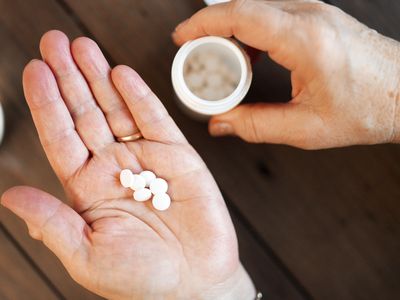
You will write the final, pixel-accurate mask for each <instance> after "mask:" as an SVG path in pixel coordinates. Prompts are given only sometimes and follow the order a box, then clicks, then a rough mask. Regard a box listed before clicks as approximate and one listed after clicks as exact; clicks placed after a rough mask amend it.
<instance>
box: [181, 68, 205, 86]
mask: <svg viewBox="0 0 400 300" xmlns="http://www.w3.org/2000/svg"><path fill="white" fill-rule="evenodd" d="M185 82H186V84H187V85H188V86H189V88H190V90H193V89H196V88H199V87H201V86H202V85H203V84H204V77H203V76H201V74H200V73H197V72H196V73H188V74H187V75H186V76H185Z"/></svg>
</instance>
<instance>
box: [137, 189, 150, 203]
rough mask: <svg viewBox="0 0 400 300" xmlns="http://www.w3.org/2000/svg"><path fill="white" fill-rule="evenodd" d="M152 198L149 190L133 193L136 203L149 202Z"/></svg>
mask: <svg viewBox="0 0 400 300" xmlns="http://www.w3.org/2000/svg"><path fill="white" fill-rule="evenodd" d="M150 198H151V191H150V190H149V189H147V188H143V189H140V190H137V191H135V192H134V193H133V199H135V200H136V201H140V202H143V201H147V200H149V199H150Z"/></svg>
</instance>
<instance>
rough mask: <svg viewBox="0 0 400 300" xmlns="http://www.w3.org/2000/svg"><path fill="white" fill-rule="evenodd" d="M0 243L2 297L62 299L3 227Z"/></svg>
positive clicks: (0, 285)
mask: <svg viewBox="0 0 400 300" xmlns="http://www.w3.org/2000/svg"><path fill="white" fill-rule="evenodd" d="M0 226H1V224H0ZM0 245H1V250H0V299H2V300H13V299H32V300H43V299H46V300H53V299H54V300H56V299H60V298H58V297H57V295H56V294H55V293H54V292H53V291H52V290H51V289H50V288H49V287H48V286H47V285H46V283H45V282H44V281H43V280H42V278H40V276H38V274H37V273H36V272H35V270H34V269H32V266H31V265H29V264H28V263H27V262H26V260H25V259H24V257H23V256H22V255H21V253H20V252H19V251H18V249H17V248H16V247H15V246H14V245H13V243H12V242H11V241H10V240H9V239H8V238H7V236H6V235H5V234H4V232H3V231H2V230H1V228H0Z"/></svg>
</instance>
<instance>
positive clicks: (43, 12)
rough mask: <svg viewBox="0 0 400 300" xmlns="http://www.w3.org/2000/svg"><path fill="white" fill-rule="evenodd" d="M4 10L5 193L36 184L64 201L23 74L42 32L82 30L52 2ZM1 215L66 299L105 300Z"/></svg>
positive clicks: (1, 163)
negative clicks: (31, 111) (29, 105)
mask: <svg viewBox="0 0 400 300" xmlns="http://www.w3.org/2000/svg"><path fill="white" fill-rule="evenodd" d="M0 10H1V11H2V14H1V15H0V40H1V41H2V45H1V47H0V91H1V92H0V98H1V99H0V101H2V103H3V105H4V109H5V115H6V122H7V124H6V137H5V140H4V141H3V144H2V145H1V147H0V174H1V175H0V194H1V193H3V192H4V191H5V190H6V189H7V188H9V187H11V186H14V185H31V186H36V187H38V188H42V189H44V190H46V191H48V192H50V193H52V194H54V195H56V196H58V197H60V198H61V199H65V197H64V194H63V191H62V188H61V186H60V184H59V183H58V180H57V179H56V177H55V175H54V173H53V171H52V170H51V168H50V165H49V163H48V162H47V159H46V158H45V155H44V153H43V150H42V147H41V145H40V143H39V141H38V138H37V134H36V130H35V129H34V126H33V123H32V120H31V117H30V114H29V111H28V108H27V105H26V103H25V100H24V97H23V92H22V86H21V74H22V69H23V67H24V65H25V64H26V63H27V62H28V61H29V60H30V59H31V58H33V57H38V50H37V47H38V41H39V38H40V35H41V34H42V33H43V32H45V31H46V30H49V29H51V28H60V29H63V30H65V31H67V32H68V33H69V34H71V35H73V36H76V35H78V32H79V31H78V29H77V28H76V27H74V26H75V25H74V23H73V22H72V21H71V20H70V19H69V18H68V16H66V15H65V13H63V11H62V9H61V8H60V7H59V6H58V5H57V4H54V3H53V2H50V1H35V3H33V2H32V3H29V2H25V1H0ZM16 35H18V37H16ZM0 213H1V222H2V224H4V226H5V227H6V228H7V229H8V230H9V231H10V232H11V233H12V234H13V236H14V237H15V238H16V240H17V241H18V243H19V244H20V245H21V246H22V247H23V248H24V249H26V251H27V252H28V253H29V255H30V256H31V257H32V259H33V261H35V263H36V264H37V265H38V267H39V268H40V269H41V270H42V271H43V272H44V273H45V274H46V276H47V277H48V278H49V279H50V280H51V281H53V282H54V284H55V286H56V288H57V289H58V290H59V291H60V293H61V294H62V295H63V296H64V297H65V298H67V299H100V298H99V297H97V296H95V295H93V294H92V293H90V292H88V291H86V290H85V289H83V288H81V287H80V286H79V285H78V284H76V283H75V282H74V281H73V280H72V279H71V278H70V276H69V275H68V274H67V272H66V271H65V269H64V267H63V266H62V265H61V263H60V262H59V261H58V259H57V258H56V257H55V256H54V255H53V254H52V253H51V252H50V251H49V250H47V248H46V247H44V246H43V245H42V244H41V243H39V242H37V241H34V240H32V239H31V238H30V237H29V236H28V234H27V230H26V226H25V224H24V223H23V222H22V221H20V220H19V219H17V218H16V217H15V216H14V215H12V214H11V213H10V212H9V211H7V210H6V209H4V208H1V209H0ZM0 252H2V249H1V250H0ZM24 280H25V279H24V278H23V277H21V279H20V281H21V282H17V283H18V284H21V285H23V284H24V283H23V281H24ZM38 288H39V287H38ZM0 298H1V297H0ZM18 299H26V297H25V298H18ZM42 299H45V298H42Z"/></svg>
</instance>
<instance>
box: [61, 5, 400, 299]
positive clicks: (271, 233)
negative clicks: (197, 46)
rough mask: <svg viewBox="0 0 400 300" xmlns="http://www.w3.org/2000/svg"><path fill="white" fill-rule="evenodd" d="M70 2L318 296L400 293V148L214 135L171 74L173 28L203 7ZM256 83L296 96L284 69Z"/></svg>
mask: <svg viewBox="0 0 400 300" xmlns="http://www.w3.org/2000/svg"><path fill="white" fill-rule="evenodd" d="M67 2H68V4H69V5H70V7H72V9H73V11H74V12H75V13H76V14H77V15H78V16H80V18H81V19H82V22H83V23H84V24H85V26H87V27H88V28H89V30H90V32H92V33H93V34H94V36H95V37H96V39H97V40H99V41H100V42H101V44H102V46H103V48H104V49H106V50H107V52H108V53H111V54H112V57H113V58H114V59H115V61H116V62H118V63H125V64H128V65H131V66H133V67H134V68H136V69H137V70H138V71H139V72H140V73H141V74H143V76H144V78H145V79H146V80H147V81H148V82H149V83H150V85H151V86H152V87H153V89H154V90H155V91H156V92H157V93H158V95H159V96H160V98H161V99H162V100H163V101H164V103H165V104H166V106H167V107H168V109H169V111H170V112H171V114H172V115H173V117H174V118H175V119H176V120H177V122H178V124H180V125H181V127H182V128H183V130H184V132H185V134H186V135H187V137H188V138H189V140H190V141H191V142H192V144H193V145H194V146H195V148H196V149H197V150H198V151H199V152H200V154H201V155H202V156H203V158H204V159H205V161H206V162H207V164H208V165H209V167H210V169H211V170H212V172H213V174H214V175H215V177H216V179H217V181H218V183H219V184H220V186H221V188H222V189H223V190H224V192H225V194H226V195H227V196H228V197H229V199H231V201H232V202H233V203H234V204H235V206H237V207H238V208H239V210H240V211H241V212H242V213H243V214H244V215H245V216H246V218H247V219H248V220H249V222H251V224H252V226H253V227H254V228H255V229H256V231H257V232H258V233H259V234H260V235H261V236H262V237H263V239H264V241H266V242H267V243H268V244H269V245H270V246H271V248H272V250H273V251H274V252H275V254H276V255H277V256H278V257H279V258H280V259H281V260H282V261H283V262H284V263H285V264H286V265H287V266H288V267H289V269H290V270H291V271H293V272H294V275H295V276H296V277H297V278H298V280H300V282H301V283H302V284H303V285H304V286H305V287H306V288H307V289H308V290H309V291H310V292H311V294H312V295H313V296H314V297H315V298H318V299H370V298H380V299H382V298H398V297H399V296H400V287H399V285H398V284H396V280H397V278H399V275H400V258H399V256H398V253H399V250H400V242H399V239H398V238H396V236H397V237H398V236H399V233H400V226H399V216H400V206H399V203H398V199H399V196H400V191H399V187H398V182H399V178H400V169H399V166H398V164H397V162H398V160H399V146H396V145H385V146H376V147H353V148H347V149H341V150H327V151H318V152H305V151H301V150H296V149H292V148H288V147H283V146H269V145H246V144H244V143H243V142H240V141H238V140H235V139H231V138H225V139H218V140H214V139H211V138H209V137H208V134H207V132H206V126H205V125H204V124H198V123H195V122H193V121H191V120H189V119H188V118H186V117H185V116H184V115H183V114H182V113H180V112H179V111H178V110H177V108H176V105H175V104H174V101H173V98H174V96H173V91H172V89H171V84H170V80H169V77H170V65H171V61H172V59H173V55H174V53H175V51H176V49H175V48H174V46H173V45H172V43H171V41H170V37H169V35H170V32H171V31H172V29H173V28H174V26H175V25H176V24H177V23H178V22H179V21H180V20H182V19H184V18H185V17H188V16H190V15H191V13H192V12H193V10H194V9H196V8H197V6H196V5H197V4H196V5H194V4H193V3H192V2H191V1H173V2H172V1H171V2H168V3H166V2H165V1H155V0H153V1H119V2H118V4H117V5H114V6H113V7H111V6H110V5H109V2H108V1H104V0H103V1H94V0H91V1H80V2H78V1H72V0H69V1H67ZM391 3H392V5H395V4H393V3H395V2H394V1H392V2H391ZM160 16H162V17H160ZM138 24H139V25H138ZM397 28H399V26H398V23H397ZM266 74H269V75H266ZM261 76H262V77H261ZM255 82H257V83H258V84H256V87H257V88H258V89H255V87H254V86H253V91H254V90H261V89H260V86H262V85H263V84H264V86H265V85H267V84H268V85H269V86H278V88H275V89H274V90H273V93H270V94H269V95H268V96H267V97H266V98H267V100H277V99H278V100H281V99H288V98H287V94H288V89H287V87H288V85H289V84H290V83H289V78H288V76H287V74H286V73H285V72H283V71H282V70H280V69H278V68H277V67H276V65H274V64H271V63H265V66H259V65H257V66H256V73H255ZM257 94H258V92H254V93H253V94H252V95H253V96H254V97H255V96H256V95H257ZM257 99H263V98H262V97H260V98H257ZM243 178H247V180H243Z"/></svg>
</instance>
